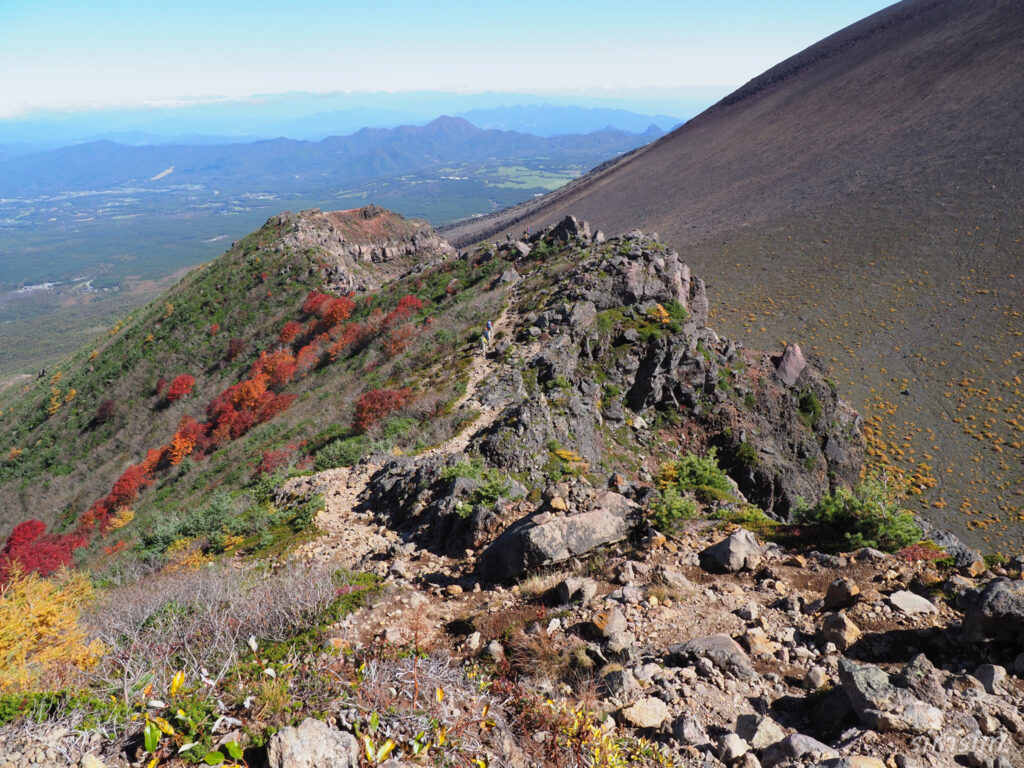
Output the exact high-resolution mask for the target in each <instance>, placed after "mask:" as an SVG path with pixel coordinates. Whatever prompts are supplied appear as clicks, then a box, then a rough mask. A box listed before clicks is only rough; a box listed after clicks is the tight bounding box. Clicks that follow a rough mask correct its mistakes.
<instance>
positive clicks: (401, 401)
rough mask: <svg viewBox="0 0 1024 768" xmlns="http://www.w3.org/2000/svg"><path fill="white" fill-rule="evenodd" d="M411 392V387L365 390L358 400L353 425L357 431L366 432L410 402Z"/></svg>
mask: <svg viewBox="0 0 1024 768" xmlns="http://www.w3.org/2000/svg"><path fill="white" fill-rule="evenodd" d="M411 394H412V393H411V392H410V390H409V389H371V390H370V391H368V392H364V393H363V394H362V395H360V396H359V399H358V400H357V401H356V411H355V418H354V420H353V422H352V427H353V428H354V429H355V430H356V432H365V431H366V430H368V429H369V428H370V427H372V426H374V425H375V424H378V423H380V422H381V421H382V420H383V419H384V418H385V417H386V416H388V415H389V414H391V413H393V412H394V411H396V410H398V409H399V408H401V407H402V406H403V405H405V404H406V403H408V402H409V399H410V396H411Z"/></svg>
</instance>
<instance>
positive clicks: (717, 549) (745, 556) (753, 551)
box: [700, 528, 764, 573]
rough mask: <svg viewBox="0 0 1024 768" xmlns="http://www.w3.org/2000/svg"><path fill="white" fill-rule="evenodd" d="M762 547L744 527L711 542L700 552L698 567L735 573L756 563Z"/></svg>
mask: <svg viewBox="0 0 1024 768" xmlns="http://www.w3.org/2000/svg"><path fill="white" fill-rule="evenodd" d="M762 554H764V548H763V547H762V546H761V545H760V544H759V543H758V541H757V537H756V536H755V535H754V534H753V533H751V532H750V531H748V530H747V529H746V528H740V529H739V530H738V531H736V532H735V533H733V534H732V535H731V536H728V537H726V538H724V539H722V540H721V541H720V542H718V543H717V544H712V545H711V546H710V547H708V548H707V549H705V550H703V551H702V552H701V553H700V567H701V568H703V569H704V570H705V571H711V572H712V573H735V572H736V571H742V570H743V569H744V568H752V567H753V566H754V565H756V564H757V563H758V562H759V561H760V559H761V556H762Z"/></svg>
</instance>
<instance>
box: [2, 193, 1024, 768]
mask: <svg viewBox="0 0 1024 768" xmlns="http://www.w3.org/2000/svg"><path fill="white" fill-rule="evenodd" d="M202 273H203V274H201V275H199V276H198V277H197V276H192V277H191V278H187V280H188V279H191V280H192V281H193V282H192V283H186V285H191V286H193V287H194V288H195V291H194V292H198V291H200V290H201V291H202V292H203V294H202V295H203V303H202V305H201V306H203V307H206V308H210V307H214V308H216V307H223V306H226V305H228V304H230V305H231V306H232V307H233V309H232V312H234V314H231V313H230V312H224V313H223V314H221V315H219V317H220V318H221V319H220V320H219V321H217V324H218V326H221V325H223V326H225V328H227V327H228V326H229V325H230V326H231V327H230V329H229V330H228V333H230V334H231V335H232V336H233V337H234V338H242V334H243V333H247V334H248V335H247V336H245V338H244V342H245V343H244V345H239V344H236V345H234V346H235V347H239V346H241V349H236V350H235V353H234V354H235V356H234V358H232V359H227V356H226V355H225V353H224V349H223V345H222V341H221V340H219V339H218V338H217V336H218V332H217V331H214V332H213V333H211V332H210V330H209V328H210V326H209V325H208V324H207V322H206V321H207V320H208V319H209V318H208V317H203V318H200V320H199V321H197V319H196V316H194V315H191V314H190V315H189V316H188V318H187V327H188V329H189V330H190V333H192V334H193V335H194V333H195V328H196V327H197V325H198V326H199V327H200V328H201V329H202V334H201V339H200V340H199V341H196V340H195V339H194V336H193V337H190V338H193V343H194V344H195V345H197V346H193V347H190V348H189V351H188V354H189V355H191V357H192V359H193V360H195V361H204V366H203V367H202V369H200V368H199V367H198V366H194V367H193V370H195V372H196V375H195V376H194V377H191V376H190V378H191V379H192V381H191V383H187V382H186V383H187V386H185V383H180V382H179V381H178V380H177V379H176V380H175V381H174V382H172V383H171V385H170V388H169V389H168V390H166V392H169V391H171V389H174V387H175V386H177V389H175V390H174V391H175V392H177V393H178V394H177V395H176V396H174V397H173V398H172V397H170V396H169V395H168V394H166V392H165V393H164V394H152V393H151V386H152V385H151V384H150V383H148V380H149V377H150V375H151V373H152V371H153V370H155V369H154V368H153V367H151V366H155V365H157V364H158V363H157V362H156V361H154V359H152V357H153V356H147V355H149V353H148V352H147V351H145V350H147V349H148V348H147V347H146V346H144V345H145V344H149V343H152V342H146V341H144V339H145V338H147V336H146V334H152V335H153V337H154V339H167V340H170V341H167V342H166V343H167V344H170V343H171V341H173V340H174V339H177V338H178V337H177V336H175V335H174V334H175V333H176V332H177V331H176V330H175V328H177V327H178V326H176V322H177V318H176V316H175V311H178V312H179V314H180V313H181V308H182V307H184V306H189V305H187V304H183V303H182V301H185V300H187V296H188V295H191V294H186V293H185V292H180V293H178V294H174V295H175V296H181V297H182V299H180V300H177V299H176V300H174V301H172V300H171V298H168V300H167V301H166V302H164V304H167V305H171V304H175V303H177V305H178V309H177V310H174V308H173V307H172V309H171V310H169V309H167V307H165V306H163V305H162V304H160V303H157V304H156V305H154V307H152V308H151V310H149V311H148V313H142V314H140V316H139V317H138V318H136V319H134V320H132V321H131V322H129V323H128V324H127V325H126V326H125V327H124V328H123V329H120V328H119V329H117V330H116V331H114V333H112V334H111V335H110V339H112V341H110V342H109V343H111V344H117V343H123V344H127V343H128V342H127V341H121V340H123V339H135V340H136V341H137V343H139V344H141V345H143V346H141V349H142V350H143V351H141V352H139V353H138V355H137V356H136V358H131V359H130V361H129V362H125V363H124V364H123V365H124V366H125V368H124V370H125V371H126V373H125V376H129V377H130V376H131V375H132V371H135V370H138V371H141V373H139V374H138V381H140V382H141V381H142V380H143V379H146V381H147V384H146V385H145V393H146V394H145V395H143V394H141V391H142V385H141V384H140V385H139V389H140V392H137V393H136V395H135V397H134V400H133V401H132V400H130V399H127V398H126V401H125V402H124V403H122V404H119V405H118V406H117V408H120V409H121V411H120V414H119V415H118V412H117V410H116V408H115V411H114V414H107V416H106V417H104V418H103V419H99V416H100V415H101V414H99V413H97V412H96V410H95V408H96V406H97V405H98V404H99V402H100V396H99V393H100V392H101V390H100V388H99V387H98V386H96V387H94V383H95V382H94V380H93V377H96V376H103V375H107V373H106V371H107V369H106V368H105V367H104V359H105V358H104V355H105V354H106V352H105V350H106V348H105V347H104V348H101V349H98V351H97V354H96V355H93V356H91V357H90V355H89V354H83V355H82V356H81V357H80V359H78V360H73V361H70V362H69V363H68V365H67V366H65V368H64V369H63V370H64V371H66V374H65V375H66V377H67V379H68V380H70V381H73V382H75V384H76V387H75V391H76V393H77V392H79V391H80V392H81V393H82V394H81V395H77V394H76V397H75V398H73V399H72V400H68V399H67V395H66V394H62V396H61V398H60V400H59V403H58V407H56V408H53V409H52V412H50V413H49V414H48V418H49V419H74V418H76V417H75V416H74V413H76V411H74V410H73V409H74V408H81V409H82V410H83V411H84V410H88V413H89V417H90V419H91V420H90V421H88V422H86V421H84V419H83V417H78V418H80V419H82V420H81V424H80V431H81V433H82V434H84V435H86V436H87V437H88V439H86V438H82V441H81V443H76V444H75V445H78V446H79V450H80V451H81V454H80V456H81V458H80V460H81V461H82V462H86V463H88V462H90V461H91V462H93V464H92V466H93V472H94V473H95V474H96V478H95V479H94V482H93V485H92V486H90V487H89V493H86V492H85V491H79V492H78V493H76V494H72V493H69V492H68V491H67V490H66V489H65V490H61V491H59V492H58V491H57V490H55V491H54V492H53V493H52V494H51V495H50V496H45V495H44V496H41V497H40V498H42V499H47V498H49V499H51V500H52V503H54V504H56V503H57V502H56V500H58V499H59V508H57V509H54V510H53V511H52V513H51V514H50V516H49V519H48V521H47V522H53V523H56V527H55V528H53V529H50V530H49V532H47V528H46V525H45V524H44V522H42V521H26V522H23V523H20V524H19V525H17V526H15V527H14V529H13V532H12V533H11V535H10V537H9V538H8V540H7V544H6V545H5V547H4V549H3V560H2V561H0V565H3V569H4V571H3V575H4V578H5V579H6V581H7V587H5V591H4V592H0V618H3V620H4V624H3V625H2V626H3V630H2V632H3V633H9V635H10V639H8V635H5V634H2V633H0V649H2V650H4V651H5V652H7V653H8V656H7V658H10V659H12V662H11V664H10V665H9V667H8V668H7V669H6V670H4V671H0V768H8V767H10V768H13V767H14V766H19V768H20V767H21V766H27V765H32V766H66V765H76V766H88V767H89V768H98V767H100V766H108V767H112V766H122V767H123V766H154V765H184V764H195V763H205V764H209V765H250V766H255V765H269V766H272V767H273V768H307V767H308V768H312V767H313V766H328V765H330V766H352V767H353V768H354V767H355V766H374V765H381V766H384V765H386V766H391V767H392V768H399V766H416V765H478V766H494V767H497V766H508V767H510V768H527V767H528V766H548V765H561V766H609V767H610V766H626V765H629V766H730V767H736V766H743V767H744V768H757V766H766V767H772V766H779V767H785V768H796V767H797V766H801V767H803V766H822V765H824V766H836V767H839V766H844V767H850V768H854V767H860V768H874V767H875V766H886V767H887V768H893V767H897V768H911V767H915V766H919V767H920V768H925V767H926V766H936V767H939V766H956V765H970V766H987V767H989V768H1006V767H1008V766H1009V767H1016V768H1021V767H1024V717H1022V714H1021V708H1022V706H1024V682H1022V675H1024V653H1022V650H1024V598H1022V595H1024V587H1022V585H1024V581H1021V578H1022V577H1021V565H1022V562H1021V560H1020V559H1017V560H1013V561H1005V560H1004V561H997V560H995V559H992V558H989V559H988V560H986V559H985V558H983V557H982V556H981V554H980V553H978V552H976V551H975V550H973V549H971V548H969V547H967V546H966V545H964V544H963V543H962V542H960V541H959V540H958V539H957V538H956V537H955V536H952V535H951V534H948V533H945V532H943V531H940V530H937V529H934V528H932V527H931V526H929V524H928V523H927V522H926V521H924V520H918V519H915V518H914V517H913V515H911V514H910V513H908V512H906V511H905V510H904V509H903V499H904V497H903V496H902V494H903V492H904V491H905V488H904V487H902V486H901V485H900V483H899V482H898V478H896V477H893V476H890V475H888V474H884V473H883V474H878V473H877V472H876V471H875V469H876V468H875V467H873V466H872V465H871V464H865V444H864V439H863V437H862V433H861V419H860V416H859V414H858V413H857V412H856V411H855V410H854V409H853V408H852V407H851V406H850V405H849V404H848V403H847V402H845V401H844V400H843V399H842V397H841V396H840V392H839V391H838V389H837V386H836V384H835V382H834V381H833V380H832V378H831V376H830V372H829V370H828V368H827V367H826V366H825V365H824V364H823V362H822V361H821V360H819V359H818V358H816V356H815V355H813V354H809V353H808V352H807V351H806V350H801V348H800V346H799V340H795V341H793V342H791V343H789V344H787V345H785V346H782V345H780V347H779V348H777V349H771V350H764V351H759V350H754V349H750V348H747V347H745V346H744V345H743V343H742V340H740V339H734V338H727V337H725V336H723V335H721V334H719V333H717V332H716V331H715V330H714V329H713V328H712V327H711V326H710V325H709V323H710V319H709V318H710V308H711V302H712V298H711V297H709V296H708V292H707V289H706V286H705V283H704V282H703V280H701V279H700V277H698V276H696V275H693V274H691V272H690V270H689V268H688V267H687V266H686V263H685V254H680V253H678V252H676V251H675V250H673V249H672V248H669V247H667V246H666V245H664V244H663V243H662V242H661V241H660V240H659V238H658V237H657V235H655V234H653V233H648V234H645V233H642V232H640V231H637V230H633V231H629V232H626V233H624V234H621V235H617V236H611V237H609V236H606V235H605V234H604V233H602V232H601V231H599V230H597V229H596V227H594V226H592V225H591V224H589V223H587V222H584V221H580V220H578V219H575V218H573V217H571V216H569V217H566V218H564V219H563V220H561V221H559V222H557V223H556V224H555V225H553V226H551V227H549V228H547V229H544V230H541V231H538V232H530V233H526V232H523V233H522V234H521V235H520V236H518V237H517V236H515V235H513V233H511V232H509V233H508V234H507V235H506V236H505V237H504V238H502V239H500V240H498V241H497V242H483V243H478V244H476V245H475V246H473V247H470V248H467V249H466V250H463V251H456V250H455V249H453V248H451V247H450V246H449V245H448V244H447V243H445V242H444V241H443V240H442V239H441V238H439V237H438V236H437V235H436V234H434V233H433V232H432V231H430V230H429V228H426V227H425V226H423V225H421V224H419V223H417V222H407V221H405V220H402V219H401V218H400V217H396V216H394V215H392V214H389V213H387V212H385V211H382V210H381V209H377V208H368V209H361V210H360V211H355V212H345V213H344V214H330V213H327V214H325V213H322V212H320V211H311V212H303V213H301V214H284V215H282V216H280V217H275V218H274V219H272V220H271V221H270V222H268V225H267V226H266V227H265V228H264V229H263V230H261V231H260V232H259V233H257V236H256V237H255V238H252V239H249V240H247V241H245V242H243V243H241V244H238V245H236V247H235V248H233V250H232V251H230V252H229V253H228V254H227V255H226V256H225V257H224V258H223V259H222V260H220V261H219V262H217V263H214V264H212V265H210V266H208V267H207V268H206V269H205V270H203V271H202ZM228 276H230V279H229V277H228ZM200 281H201V282H200ZM239 286H248V288H247V290H251V294H247V295H251V297H252V298H253V300H255V298H256V297H258V296H259V295H261V294H265V293H269V294H272V295H275V296H277V299H276V300H275V303H273V305H272V307H273V310H272V317H264V318H261V319H260V320H259V322H257V321H255V320H253V321H252V322H253V325H252V326H251V327H247V328H243V327H242V326H241V324H240V321H239V320H238V318H242V317H248V315H244V314H242V313H243V312H244V311H245V309H246V308H245V307H244V306H237V305H238V304H239V302H238V301H237V299H238V296H239V295H240V294H238V293H237V291H238V289H239ZM179 290H182V291H183V289H179ZM232 291H236V293H232ZM726 298H727V297H726ZM716 300H718V299H716ZM189 311H190V312H191V311H192V310H189ZM195 311H196V312H198V311H199V310H195ZM268 312H270V310H268ZM261 323H262V324H261ZM158 334H164V335H163V336H158ZM211 339H212V340H211ZM124 348H127V347H124ZM172 349H176V348H175V347H173V345H172ZM175 354H176V353H175ZM182 359H183V360H184V357H183V358H182ZM132 366H134V367H132ZM62 381H63V377H62V379H59V380H58V381H56V382H54V383H53V384H51V385H48V386H51V387H53V388H58V389H59V388H60V387H62V386H68V384H67V383H66V382H64V383H62ZM40 386H42V385H40ZM125 386H127V385H125ZM61 392H64V390H61ZM44 394H46V393H44ZM79 398H80V399H79ZM89 398H93V400H90V399H89ZM20 402H21V401H18V403H15V404H14V406H13V416H12V418H21V416H20V415H19V414H20V413H21V411H20V410H19V408H21V409H28V408H29V407H30V405H31V406H32V407H35V406H36V405H38V403H39V402H43V403H44V404H45V403H47V402H52V401H50V400H46V399H43V400H41V401H32V402H31V403H30V404H29V405H24V404H20V405H19V403H20ZM73 403H78V405H73ZM133 408H135V409H140V410H138V411H137V413H140V414H141V413H145V410H143V409H148V410H149V412H151V413H152V414H155V415H154V416H153V419H154V421H153V425H154V426H153V427H152V428H151V429H148V430H146V431H133V430H132V429H131V425H132V424H133V423H134V422H135V419H127V420H126V422H125V424H124V425H123V426H122V427H121V428H120V430H118V429H114V427H112V426H110V424H111V423H112V422H111V421H110V420H112V419H117V418H124V416H125V414H133V413H136V411H133V410H131V409H133ZM34 418H35V419H36V421H35V422H32V421H30V420H25V421H24V422H19V424H21V427H20V429H22V430H24V431H23V435H25V434H27V435H34V434H37V433H38V434H39V435H45V434H47V433H46V432H45V430H46V428H47V427H46V421H47V420H46V419H44V420H42V421H39V417H38V414H37V415H36V417H34ZM139 418H141V417H139ZM97 419H99V422H98V423H93V422H95V421H96V420H97ZM75 423H76V424H77V423H79V422H75ZM90 424H91V425H92V426H89V425H90ZM33 430H36V431H37V432H33ZM39 439H42V438H39ZM108 439H109V441H111V442H109V443H108V442H107V440H108ZM164 442H166V445H164V446H163V447H162V448H158V447H157V446H159V445H161V443H164ZM25 444H26V445H28V443H27V442H26V443H25ZM126 445H128V446H131V454H132V455H133V456H134V457H136V458H135V459H133V460H132V461H140V459H141V463H128V462H126V458H127V457H126V456H125V455H124V453H117V451H122V452H123V451H124V450H125V446H126ZM115 446H116V447H115ZM147 446H152V447H151V448H149V449H147ZM65 450H68V451H70V450H72V449H71V448H70V447H67V446H65ZM113 456H118V457H119V459H113V458H111V457H113ZM141 457H145V458H144V459H142V458H141ZM17 458H18V457H17V456H15V457H14V459H11V460H9V462H14V461H15V460H16V459H17ZM126 464H127V465H128V468H127V469H125V466H126ZM21 466H22V475H21V476H20V477H21V478H24V477H31V476H32V475H31V474H30V472H31V468H32V466H34V465H32V464H24V465H21ZM7 471H8V474H9V475H11V474H12V473H13V470H11V469H8V470H7ZM118 473H120V474H118ZM126 478H127V480H126ZM129 480H131V481H132V484H129V482H128V481H129ZM129 485H131V488H130V489H129ZM44 545H45V547H44ZM44 553H46V557H47V558H50V559H46V558H44ZM65 554H66V555H67V556H66V557H64V556H65ZM62 557H63V558H64V559H63V560H62V561H61V562H62V564H63V565H68V566H70V565H74V566H76V567H77V572H74V573H73V572H71V571H69V570H66V569H65V570H63V571H57V570H56V566H54V567H53V568H49V567H47V565H48V564H52V563H53V562H56V561H57V560H61V558H62ZM26 570H28V571H33V572H34V573H29V574H28V575H26V574H25V571H26ZM84 574H88V578H86V577H85V576H84ZM15 598H17V599H18V600H20V602H18V603H17V607H15V606H14V603H13V602H11V601H12V600H13V599H15ZM27 605H38V606H43V605H45V606H50V609H49V612H45V613H43V614H41V615H40V616H38V617H37V618H36V619H33V621H35V622H36V623H35V624H33V623H32V622H31V621H30V622H26V621H25V620H24V619H25V616H36V614H34V613H33V612H32V611H33V610H34V609H29V608H26V607H25V606H27ZM54 606H57V610H56V611H54V609H53V607H54ZM55 614H56V615H57V616H60V617H61V619H60V621H58V620H57V618H55ZM14 617H18V620H17V621H15V620H14ZM47 622H49V623H48V624H47ZM39 624H46V626H49V627H51V629H44V630H39V629H33V627H36V626H37V625H39ZM52 627H55V628H52ZM33 633H35V634H33ZM40 637H43V638H45V639H46V640H45V642H46V643H47V644H49V645H47V646H46V647H50V645H52V646H53V647H54V648H55V649H58V651H59V652H58V653H56V654H49V655H47V654H45V653H42V652H41V651H40V648H42V647H43V646H40V645H39V638H40ZM5 643H6V645H4V644H5Z"/></svg>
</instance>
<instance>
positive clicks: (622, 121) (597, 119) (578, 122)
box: [459, 104, 693, 136]
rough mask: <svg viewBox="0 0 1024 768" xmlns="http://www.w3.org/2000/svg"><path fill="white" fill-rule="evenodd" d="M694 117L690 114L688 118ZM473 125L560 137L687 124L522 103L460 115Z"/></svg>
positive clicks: (610, 111)
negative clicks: (592, 132) (607, 130)
mask: <svg viewBox="0 0 1024 768" xmlns="http://www.w3.org/2000/svg"><path fill="white" fill-rule="evenodd" d="M692 116H693V115H692V114H688V115H686V117H687V118H689V117H692ZM459 117H464V118H466V119H467V120H469V121H470V122H471V123H473V125H476V126H479V127H480V128H496V129H498V130H502V131H525V132H526V133H532V134H534V135H536V136H559V135H561V134H566V133H590V132H591V131H599V130H602V129H619V130H622V131H631V132H633V133H643V132H644V131H646V130H648V129H649V128H650V127H651V126H655V127H657V128H658V129H660V130H662V131H670V130H672V129H673V128H676V127H678V126H679V124H680V123H682V122H683V120H682V118H679V117H669V116H668V115H640V114H637V113H636V112H630V111H628V110H625V109H598V108H593V109H586V108H583V107H559V106H552V105H550V104H520V105H517V106H511V107H494V108H493V109H473V110H470V111H468V112H460V113H459Z"/></svg>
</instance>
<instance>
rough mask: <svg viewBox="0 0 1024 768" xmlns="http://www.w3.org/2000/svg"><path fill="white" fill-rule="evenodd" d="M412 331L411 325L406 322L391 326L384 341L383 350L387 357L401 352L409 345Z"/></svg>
mask: <svg viewBox="0 0 1024 768" xmlns="http://www.w3.org/2000/svg"><path fill="white" fill-rule="evenodd" d="M414 333H415V331H414V330H413V329H412V326H410V325H408V324H406V325H402V326H399V327H398V328H393V329H392V330H391V333H389V334H388V337H387V339H386V340H385V341H384V352H385V353H386V354H387V355H388V357H394V356H395V355H398V354H401V353H402V352H403V351H404V350H405V348H406V347H407V346H409V339H411V338H412V337H413V335H414Z"/></svg>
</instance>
